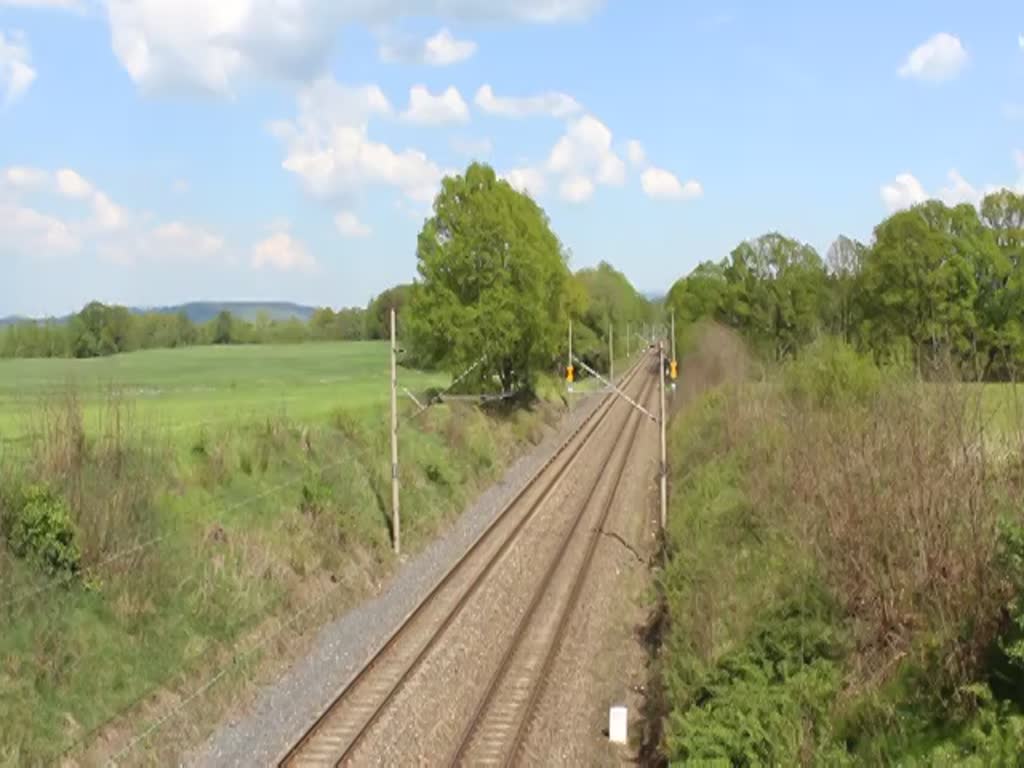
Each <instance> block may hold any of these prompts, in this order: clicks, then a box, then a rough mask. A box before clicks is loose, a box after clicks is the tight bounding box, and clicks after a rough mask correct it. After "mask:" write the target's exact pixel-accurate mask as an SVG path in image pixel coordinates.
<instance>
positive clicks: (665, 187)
mask: <svg viewBox="0 0 1024 768" xmlns="http://www.w3.org/2000/svg"><path fill="white" fill-rule="evenodd" d="M640 185H641V186H642V187H643V190H644V194H645V195H647V196H648V197H650V198H652V199H654V200H695V199H697V198H699V197H703V196H704V188H703V187H702V186H701V184H700V182H698V181H694V180H692V179H691V180H690V181H687V182H686V183H685V184H680V183H679V179H678V178H677V177H676V175H675V174H674V173H672V172H671V171H666V170H665V169H664V168H654V167H653V166H652V167H650V168H648V169H647V170H646V171H644V172H643V174H641V176H640Z"/></svg>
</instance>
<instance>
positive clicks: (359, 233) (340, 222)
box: [334, 211, 371, 237]
mask: <svg viewBox="0 0 1024 768" xmlns="http://www.w3.org/2000/svg"><path fill="white" fill-rule="evenodd" d="M334 225H335V226H336V227H337V228H338V231H339V232H340V233H341V234H342V235H344V236H345V237H368V236H369V235H370V233H371V230H370V228H369V227H368V226H367V225H366V224H364V223H363V222H361V221H360V220H359V217H358V216H356V215H355V214H354V213H353V212H352V211H341V212H339V213H338V215H337V216H335V217H334Z"/></svg>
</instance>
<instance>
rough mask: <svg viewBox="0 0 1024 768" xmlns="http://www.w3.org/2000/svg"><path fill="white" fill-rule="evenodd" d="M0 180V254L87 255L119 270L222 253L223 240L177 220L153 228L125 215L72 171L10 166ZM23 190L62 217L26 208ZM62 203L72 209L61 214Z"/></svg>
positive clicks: (143, 217) (149, 220) (145, 218)
mask: <svg viewBox="0 0 1024 768" xmlns="http://www.w3.org/2000/svg"><path fill="white" fill-rule="evenodd" d="M0 179H2V181H3V189H4V191H5V192H6V193H7V194H6V196H5V199H3V200H0V251H12V252H16V253H25V254H30V255H38V256H46V255H61V254H66V253H73V252H78V251H82V250H86V251H88V252H90V253H95V254H96V255H98V256H100V257H101V258H104V259H106V260H108V261H112V262H114V263H116V264H121V265H131V264H135V263H137V262H140V261H145V260H149V261H159V260H166V261H174V260H182V259H190V258H191V259H195V258H204V259H205V258H209V257H211V256H214V255H224V254H225V243H224V239H223V238H222V237H220V236H218V235H214V234H211V233H210V232H208V231H206V230H204V229H201V228H198V227H194V226H191V225H188V224H186V223H183V222H180V221H172V222H169V223H166V224H159V223H155V224H154V223H153V217H152V216H151V215H150V214H145V213H142V212H135V213H130V212H129V211H127V210H126V209H124V208H123V207H121V206H120V205H118V204H117V203H115V202H114V201H113V200H111V198H110V197H109V196H108V195H107V194H106V193H105V192H103V191H101V190H99V189H97V188H96V186H95V185H94V184H93V183H92V182H90V181H89V180H88V179H86V178H84V177H83V176H82V175H81V174H79V173H78V172H77V171H75V170H73V169H71V168H61V169H59V170H58V171H55V172H50V171H45V170H42V169H38V168H29V167H25V166H12V167H9V168H6V169H3V171H0ZM28 191H32V192H33V194H34V195H36V196H40V195H42V196H45V197H41V199H40V202H41V203H43V204H44V206H45V205H47V204H48V205H54V206H57V207H59V208H60V209H61V210H62V213H61V214H59V215H58V214H55V213H48V212H45V211H40V210H37V209H35V208H29V207H26V206H25V205H24V204H22V203H21V202H20V200H19V197H20V195H21V194H22V193H25V192H28ZM67 200H70V201H72V202H73V203H75V204H76V205H75V206H73V208H72V211H71V212H70V213H67V214H66V213H64V212H63V211H64V209H66V208H67V207H68V204H67V203H66V202H62V201H67ZM82 206H85V207H86V213H87V215H86V216H84V217H83V216H82V215H81V210H82V209H81V207H82ZM229 260H230V259H229Z"/></svg>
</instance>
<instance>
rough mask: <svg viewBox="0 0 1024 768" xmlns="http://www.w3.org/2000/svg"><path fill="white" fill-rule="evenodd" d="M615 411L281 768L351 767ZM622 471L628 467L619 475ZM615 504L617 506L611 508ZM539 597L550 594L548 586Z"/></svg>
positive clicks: (554, 465) (474, 550)
mask: <svg viewBox="0 0 1024 768" xmlns="http://www.w3.org/2000/svg"><path fill="white" fill-rule="evenodd" d="M645 362H647V356H645V357H644V358H642V359H641V361H640V362H638V363H637V364H636V365H635V366H634V367H633V368H632V369H631V370H630V371H629V373H628V374H627V375H626V377H624V380H623V384H622V386H623V387H628V386H630V385H631V384H632V382H633V381H634V380H635V378H636V377H637V376H638V375H639V374H640V373H641V372H645V371H646V366H645ZM647 388H649V387H645V389H647ZM615 406H616V397H615V396H614V395H611V394H609V395H607V396H606V398H605V400H604V401H603V402H602V403H601V404H600V405H599V406H598V407H597V408H596V409H595V410H594V411H593V412H592V413H591V414H590V416H589V417H588V418H587V419H586V420H585V421H584V422H583V423H582V424H581V425H580V426H579V427H578V428H577V429H576V430H575V431H574V432H573V434H572V435H570V437H569V438H568V439H567V440H566V441H565V442H564V443H563V444H562V445H561V446H560V447H559V449H558V450H557V451H556V452H555V454H554V455H553V456H552V457H551V458H550V459H549V460H548V462H547V463H545V465H544V466H543V467H541V468H540V470H538V472H537V473H536V474H535V475H534V476H533V478H532V479H531V481H530V482H529V483H527V484H526V485H525V486H524V487H523V489H522V490H520V492H519V493H518V494H517V495H516V497H515V498H514V499H513V500H512V501H511V502H510V503H509V504H508V505H506V507H505V508H504V509H503V510H502V512H501V513H500V514H499V515H498V516H497V517H496V518H495V520H494V521H493V522H492V523H491V524H490V525H489V526H488V527H487V529H486V530H485V531H484V532H483V533H482V534H481V535H480V536H479V537H478V538H477V540H476V541H475V542H474V543H473V545H471V546H470V548H469V549H468V550H467V551H466V553H465V554H464V555H463V556H462V557H461V558H460V559H459V560H458V561H457V562H456V563H455V565H454V566H452V568H451V569H450V570H449V571H448V572H447V573H446V574H445V576H444V577H442V579H441V580H440V581H439V582H438V583H437V585H436V586H435V587H434V588H433V589H432V590H431V591H430V593H429V594H428V595H427V596H426V597H425V598H424V599H423V600H422V601H421V602H420V603H419V604H418V605H417V607H416V608H415V609H414V610H413V611H412V612H411V613H410V614H409V615H408V616H407V617H406V619H405V620H404V621H403V622H402V623H401V625H400V626H399V627H398V629H397V630H395V632H394V633H393V634H392V635H391V636H390V638H389V639H388V640H387V642H385V643H384V645H383V646H382V647H381V648H380V650H378V651H377V652H376V653H375V654H374V655H373V656H372V657H371V658H370V659H369V661H368V662H367V663H366V664H365V665H364V667H363V668H362V669H361V670H360V672H359V673H358V674H357V675H356V676H355V677H354V678H353V679H352V681H351V682H349V683H348V684H347V685H346V687H345V688H344V689H343V690H342V691H341V692H340V693H339V694H338V696H337V697H336V698H335V699H334V701H333V702H332V703H331V705H330V706H329V707H328V708H327V709H326V710H325V711H324V712H323V714H322V715H321V716H320V717H319V718H318V720H317V721H316V722H315V723H314V724H313V726H312V727H310V728H309V729H308V730H307V731H306V733H305V734H303V736H302V738H301V739H299V741H298V742H296V744H295V745H294V746H293V747H292V748H291V749H290V750H289V751H288V752H287V753H286V754H285V755H284V756H283V757H282V758H281V759H280V761H279V763H278V764H279V765H280V766H327V765H342V764H345V763H347V762H349V761H351V759H352V757H353V755H354V753H355V752H356V750H357V748H358V747H359V746H360V745H361V744H362V742H363V740H364V738H365V737H366V735H367V734H368V733H369V732H370V731H371V729H372V728H373V726H374V725H375V724H376V723H377V721H378V719H379V718H380V717H381V716H382V713H384V712H385V711H386V710H387V709H388V707H389V705H390V704H391V703H392V702H393V701H394V699H395V697H396V696H397V695H398V693H399V692H400V691H401V690H402V689H403V687H404V686H405V684H406V682H407V681H408V680H409V679H410V677H411V676H412V675H413V674H414V673H415V672H416V670H417V669H419V668H420V667H421V665H422V664H423V662H424V660H425V659H426V658H427V657H428V655H429V654H430V652H431V651H432V650H433V649H434V648H435V647H436V646H437V645H438V643H439V642H440V640H441V639H442V637H443V636H445V634H446V630H447V629H448V628H449V627H450V626H451V624H452V623H453V622H454V621H455V620H456V618H457V617H458V616H459V615H460V613H461V612H462V610H463V608H464V607H465V606H466V605H467V603H468V602H469V601H470V600H471V599H472V597H473V596H474V595H475V594H476V593H477V592H478V590H479V589H480V588H481V586H482V585H483V584H485V583H486V582H487V579H488V576H489V575H490V573H491V572H492V570H493V569H494V568H495V567H496V566H497V564H498V563H499V562H500V561H501V560H502V559H503V556H504V555H505V553H506V552H507V551H508V550H509V549H510V548H511V547H512V546H513V544H515V542H516V541H518V540H519V538H520V534H521V533H522V532H523V531H524V529H525V528H526V527H527V526H528V525H529V523H530V521H531V520H533V519H534V518H535V516H536V515H537V513H538V511H539V510H540V509H541V508H542V507H543V506H544V502H545V501H546V500H547V499H548V498H549V497H550V496H551V495H552V493H553V491H554V490H555V489H556V488H557V487H558V485H559V483H560V482H561V481H562V479H563V478H564V477H565V476H566V474H567V473H568V472H569V470H570V469H571V468H572V467H573V466H574V465H575V464H576V462H577V460H578V458H579V457H580V456H581V454H582V453H583V451H584V449H586V448H587V447H589V446H590V445H591V443H592V441H593V440H594V439H595V436H596V435H599V434H601V433H600V429H601V427H602V426H604V425H607V424H608V422H609V419H610V418H611V414H613V413H615V412H616V408H615ZM628 418H629V417H628V416H627V419H628ZM626 423H628V421H627V422H626ZM625 426H626V424H625V423H624V424H623V427H625ZM637 428H638V427H637V426H634V427H633V432H632V435H635V432H636V429H637ZM632 435H631V439H632ZM628 442H631V440H630V441H627V443H628ZM621 444H622V442H621V441H617V442H614V443H613V448H612V450H610V451H609V452H608V455H607V456H606V457H605V459H604V461H603V463H602V472H601V475H604V474H606V473H605V472H604V469H606V468H607V467H608V463H609V462H610V461H611V458H612V455H613V454H615V453H616V446H618V445H621ZM623 466H624V463H623ZM621 471H622V470H621V468H620V469H619V471H618V474H619V475H621ZM603 482H604V481H603V480H602V481H601V482H598V483H596V484H595V485H594V486H593V488H592V489H591V490H590V492H589V494H588V496H587V498H586V500H585V502H584V503H583V505H581V507H580V510H579V512H578V514H577V515H576V517H575V520H574V522H573V523H572V526H571V528H570V533H569V534H568V535H566V536H565V538H564V539H563V543H562V545H561V546H562V550H563V551H564V550H567V549H570V547H569V544H570V539H572V538H583V537H573V536H572V533H574V532H576V531H577V530H578V529H579V527H580V525H581V521H583V519H584V518H585V517H587V518H589V517H591V516H589V515H587V514H586V513H587V511H588V507H589V506H590V502H591V500H592V498H593V496H594V493H595V491H596V489H597V488H598V487H599V486H600V485H602V483H603ZM616 484H617V481H616ZM610 504H611V501H610V500H609V501H608V506H610ZM605 513H606V511H605ZM602 519H603V518H602ZM586 538H587V540H588V541H589V540H592V539H595V538H596V535H595V536H590V537H586ZM572 549H576V548H575V547H573V548H572ZM591 554H592V553H591ZM556 560H557V558H556ZM551 576H552V574H551V573H546V574H545V577H546V578H550V577H551ZM539 591H543V585H542V586H541V587H540V589H539ZM531 612H533V608H531ZM517 634H518V633H517Z"/></svg>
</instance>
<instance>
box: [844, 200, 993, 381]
mask: <svg viewBox="0 0 1024 768" xmlns="http://www.w3.org/2000/svg"><path fill="white" fill-rule="evenodd" d="M979 223H980V222H979V221H978V217H977V213H976V211H975V210H974V209H973V208H972V207H971V206H969V205H964V206H958V207H957V208H956V209H950V208H947V207H946V206H945V205H943V204H942V203H941V202H938V201H929V202H927V203H922V204H921V205H918V206H915V207H914V208H912V209H910V210H907V211H900V212H899V213H895V214H893V215H892V216H890V217H889V218H888V219H886V220H885V221H883V222H882V223H881V224H879V225H878V227H876V228H875V244H874V246H873V247H872V248H871V250H870V252H868V254H867V256H866V258H865V261H864V267H863V272H862V274H861V279H860V281H859V286H858V295H859V303H860V305H861V309H860V311H861V313H862V317H863V318H864V319H863V320H862V322H861V335H862V337H863V338H864V339H865V340H866V341H867V342H868V344H869V345H870V346H871V348H873V349H874V350H876V352H879V353H882V354H886V353H892V352H893V351H896V350H899V349H900V348H907V349H908V351H909V352H910V354H911V355H912V356H913V358H914V360H915V363H916V364H917V365H918V366H919V367H920V366H922V365H923V363H925V362H926V361H931V360H937V359H939V358H940V357H943V356H950V355H952V356H955V357H956V358H957V359H960V358H962V357H963V356H965V355H967V354H968V353H969V352H970V350H971V349H972V347H973V346H974V345H973V342H974V340H975V338H976V330H977V315H976V308H977V305H978V301H979V291H978V283H977V279H976V277H977V274H978V272H979V269H987V268H988V267H984V266H982V264H983V263H984V262H987V261H990V260H991V258H992V257H993V255H994V254H993V253H991V252H986V253H984V254H978V253H973V252H972V249H973V248H975V247H977V246H979V245H984V234H983V233H982V232H981V231H980V227H979ZM990 239H991V238H990Z"/></svg>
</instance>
